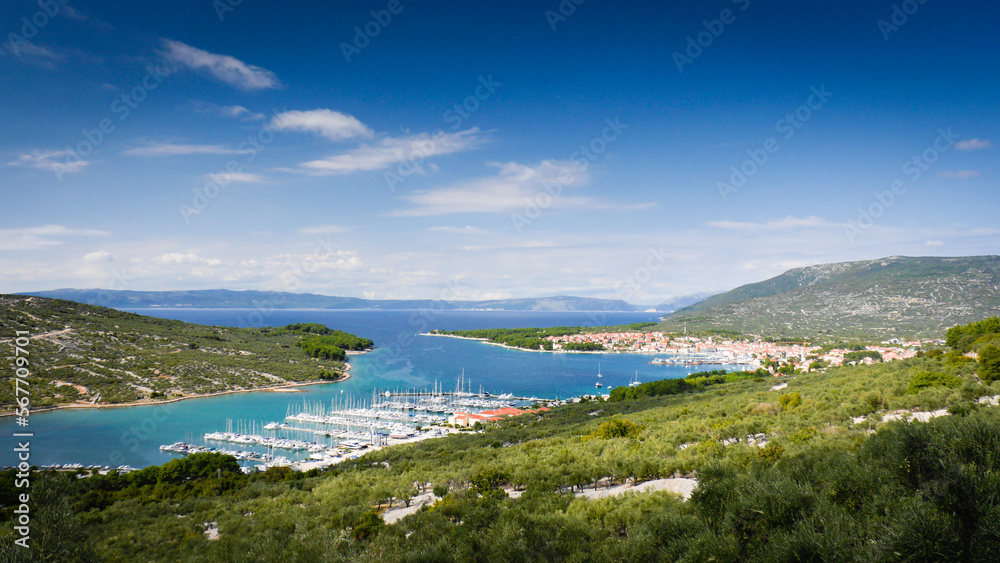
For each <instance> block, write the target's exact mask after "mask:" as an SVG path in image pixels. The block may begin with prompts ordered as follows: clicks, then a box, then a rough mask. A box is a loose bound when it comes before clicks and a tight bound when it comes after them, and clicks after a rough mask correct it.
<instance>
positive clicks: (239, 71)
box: [162, 39, 281, 90]
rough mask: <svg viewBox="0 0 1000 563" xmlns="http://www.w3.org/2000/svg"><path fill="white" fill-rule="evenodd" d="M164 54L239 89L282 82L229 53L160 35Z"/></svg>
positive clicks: (273, 75) (274, 86) (270, 86)
mask: <svg viewBox="0 0 1000 563" xmlns="http://www.w3.org/2000/svg"><path fill="white" fill-rule="evenodd" d="M162 44H163V47H164V48H165V49H166V50H165V51H164V52H163V58H164V59H165V60H166V61H167V62H170V63H174V64H177V65H180V66H183V67H187V68H190V69H193V70H200V71H204V72H207V73H208V74H210V75H212V76H213V77H215V78H216V79H218V80H220V81H222V82H225V83H226V84H229V85H230V86H234V87H236V88H240V89H242V90H267V89H271V88H277V87H279V86H280V85H281V83H280V81H279V80H278V77H277V76H276V75H275V74H274V73H273V72H271V71H270V70H267V69H265V68H261V67H259V66H254V65H251V64H247V63H245V62H243V61H241V60H239V59H237V58H235V57H231V56H229V55H217V54H215V53H209V52H208V51H204V50H202V49H198V48H196V47H192V46H190V45H187V44H185V43H181V42H180V41H174V40H172V39H163V41H162Z"/></svg>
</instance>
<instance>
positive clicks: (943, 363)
mask: <svg viewBox="0 0 1000 563" xmlns="http://www.w3.org/2000/svg"><path fill="white" fill-rule="evenodd" d="M973 370H974V365H973V364H971V363H969V362H966V361H964V360H961V359H957V358H956V357H955V356H948V355H947V354H946V355H941V356H938V357H936V358H928V357H921V358H915V359H913V360H908V361H904V362H895V363H890V364H876V365H873V366H858V367H845V368H836V369H831V370H829V371H828V372H825V373H812V374H800V375H796V376H792V377H790V378H787V379H786V378H782V379H781V380H776V379H774V378H762V379H760V380H745V381H740V382H736V383H731V384H725V385H720V386H718V387H713V388H711V389H710V390H708V391H705V392H702V393H692V394H682V395H674V396H666V397H655V398H648V399H643V400H639V401H626V402H618V403H610V402H601V403H593V402H591V403H584V404H577V405H569V406H566V407H560V408H557V409H555V410H553V411H552V412H549V413H545V414H542V415H526V416H524V417H521V418H518V419H513V420H510V421H508V422H506V423H503V424H501V425H499V426H496V427H492V426H491V427H489V428H487V429H486V430H485V431H484V432H482V433H478V434H464V435H458V436H452V437H449V438H444V439H440V440H430V441H426V442H422V443H418V444H412V445H406V446H399V447H394V448H390V449H386V450H383V451H381V452H377V453H374V454H371V455H368V456H365V457H364V458H362V459H360V460H357V461H355V462H351V463H349V464H347V465H345V466H342V467H341V468H339V469H338V470H337V471H336V472H335V473H330V474H325V475H321V476H318V477H307V478H301V476H299V478H296V479H292V480H290V481H280V480H281V479H282V475H280V474H279V473H277V472H276V473H275V474H273V475H264V476H260V477H256V478H254V479H253V480H251V481H249V482H247V483H246V484H245V485H244V486H243V487H242V488H239V489H238V490H236V491H231V492H228V493H225V492H218V493H211V492H209V493H208V494H207V496H190V495H187V494H181V493H179V492H177V490H175V489H170V488H169V487H166V486H165V485H164V484H162V483H161V484H159V485H156V484H155V483H156V480H155V479H154V480H153V482H152V483H153V484H150V485H148V486H146V487H145V488H143V489H134V490H132V491H131V492H130V493H129V495H128V500H119V501H117V502H114V503H112V504H110V505H109V506H107V507H106V508H104V509H103V510H102V511H98V510H97V509H96V508H94V509H90V510H85V509H84V508H85V505H86V503H85V502H82V501H81V496H80V495H81V494H82V493H81V491H82V490H83V489H87V488H90V489H94V488H96V489H102V488H107V487H106V486H104V485H102V484H101V483H102V481H100V480H99V479H86V480H83V481H80V482H79V484H77V485H76V487H78V488H77V489H75V490H74V491H72V492H71V493H70V494H69V495H68V496H69V500H68V501H67V503H68V505H67V506H66V507H65V508H67V509H68V508H69V507H70V506H76V507H77V511H78V514H77V515H76V516H75V518H77V519H78V520H77V521H78V522H79V524H80V525H81V526H82V528H81V529H82V530H83V533H84V535H85V536H86V537H87V538H89V539H88V540H87V541H88V542H89V543H88V545H89V546H91V547H92V548H93V549H94V550H95V552H96V553H97V554H98V555H100V556H103V557H104V558H106V559H108V560H164V561H168V560H169V561H183V560H191V561H203V560H213V561H237V560H238V561H258V560H259V561H266V560H274V557H275V554H276V553H281V554H282V557H281V559H282V560H289V561H291V560H301V561H308V560H345V561H346V560H370V561H406V560H414V561H421V560H422V561H433V560H451V559H455V560H487V559H491V560H506V559H521V558H530V559H536V558H540V559H558V558H560V557H561V556H564V555H566V554H568V553H570V552H575V553H576V556H575V557H576V560H594V561H601V560H621V559H633V560H650V559H651V558H656V557H667V558H674V557H676V556H678V555H679V554H681V553H682V552H689V553H690V552H694V553H700V554H702V557H703V558H707V556H708V555H714V556H716V557H718V558H722V559H733V558H735V557H737V556H742V557H746V558H748V559H757V560H773V558H774V557H777V556H776V555H774V554H775V553H778V552H780V553H784V554H785V555H784V557H785V558H788V557H789V556H790V555H789V554H790V553H791V554H794V553H798V554H799V555H798V557H800V558H801V557H806V555H804V554H808V553H810V552H809V551H797V550H798V549H799V548H796V547H795V545H797V544H795V542H802V543H803V545H811V546H813V548H812V549H813V551H812V553H817V550H818V553H824V552H826V553H831V552H832V551H831V550H833V549H836V550H837V551H838V552H840V551H841V550H842V557H843V558H844V559H851V558H852V557H858V558H862V559H864V558H870V557H874V555H873V554H878V553H881V554H882V556H883V557H886V556H887V557H888V559H893V558H894V557H893V556H892V553H893V551H892V550H893V549H897V548H896V547H894V545H895V544H893V543H892V542H893V541H897V540H898V542H899V545H902V546H903V548H905V549H909V548H912V546H914V545H916V543H914V542H917V540H916V539H913V538H911V537H910V536H911V535H912V534H914V533H917V534H918V535H919V534H923V533H924V532H921V531H920V529H917V528H919V526H920V525H922V524H921V522H924V523H925V524H923V525H926V526H930V527H931V528H933V529H934V530H937V532H934V534H938V535H940V534H943V533H946V532H947V533H949V534H950V533H951V532H950V530H951V528H949V526H950V525H952V524H954V523H951V524H949V523H948V522H946V521H942V520H941V518H945V519H947V518H948V516H947V515H946V514H945V513H939V512H936V510H937V509H933V510H932V508H933V507H931V506H925V505H924V504H921V503H926V502H927V501H926V498H925V493H922V492H920V491H921V490H922V489H921V488H920V485H919V483H920V481H919V479H918V480H917V481H914V483H916V484H907V483H905V482H904V483H902V484H893V483H896V481H893V479H895V478H896V477H894V476H898V472H899V470H900V469H899V467H903V466H902V465H900V464H899V463H897V462H895V461H893V462H892V463H891V464H890V465H892V467H888V468H881V469H879V468H875V469H871V468H868V466H867V465H865V466H861V467H855V466H854V465H851V464H857V463H860V462H859V461H858V457H857V455H856V454H855V453H852V452H855V450H857V449H858V448H859V445H862V444H865V443H867V441H869V432H870V428H872V427H878V423H877V422H872V423H868V422H866V423H862V424H858V425H854V424H851V423H850V418H851V417H853V416H862V415H867V414H876V416H875V417H873V420H875V419H877V418H878V414H880V413H884V412H886V411H888V410H893V409H900V408H914V407H917V408H921V409H923V410H933V409H938V408H942V407H946V406H953V407H955V406H958V407H962V406H966V407H967V406H968V405H971V404H972V403H973V401H974V399H975V398H976V397H978V396H980V395H983V394H996V393H998V392H1000V383H995V384H994V385H993V387H992V388H989V387H986V386H984V385H982V384H980V383H978V382H976V380H975V378H974V377H973ZM920 371H936V372H945V373H951V374H953V375H955V376H957V377H958V378H959V379H960V383H959V384H958V385H956V386H955V387H953V388H945V387H933V388H928V389H924V390H922V391H920V392H919V393H915V394H910V393H908V392H907V388H908V386H909V383H910V381H911V380H912V378H913V376H914V374H916V373H917V372H920ZM779 381H781V382H787V383H788V386H787V387H786V388H784V389H781V390H772V386H774V385H775V383H778V382H779ZM792 393H798V394H799V396H800V397H801V404H799V405H797V406H794V407H790V408H782V407H781V406H780V402H779V399H780V398H781V397H782V396H784V395H790V394H792ZM996 410H997V409H996V408H988V409H986V412H985V415H988V418H987V419H983V420H984V421H987V422H988V421H990V420H992V421H994V422H993V424H994V426H997V425H998V424H1000V420H998V419H997V416H996ZM991 413H992V414H991ZM615 415H618V416H623V417H625V418H627V419H628V420H630V421H632V422H634V423H637V424H640V425H644V426H645V428H644V429H643V430H642V432H641V433H640V435H639V436H638V437H636V438H613V439H598V438H595V437H593V434H594V432H595V431H596V430H597V429H598V428H599V427H600V426H601V425H602V424H604V423H606V422H607V421H608V420H609V418H610V417H612V416H615ZM985 415H984V416H985ZM989 417H992V418H989ZM956 418H957V417H956ZM934 424H936V425H938V426H940V423H937V422H935V423H934ZM984 424H986V422H984ZM903 426H905V425H903ZM998 427H1000V426H998ZM891 428H899V427H898V426H892V427H891ZM891 428H890V429H891ZM893 432H896V433H897V434H898V430H893ZM757 433H765V434H767V435H768V436H769V440H770V448H769V449H759V448H757V447H753V446H747V445H743V444H735V445H723V443H722V441H723V440H725V439H727V438H742V437H744V436H747V435H748V434H757ZM882 435H883V433H880V434H879V436H882ZM986 437H987V434H983V439H986ZM895 439H896V438H891V440H895ZM886 440H890V438H886ZM891 440H890V441H891ZM682 444H694V445H693V446H690V447H687V448H685V449H680V448H679V447H678V446H680V445H682ZM866 447H867V446H866ZM874 447H875V446H872V448H874ZM918 449H919V448H918ZM862 450H863V448H862ZM862 450H858V451H862ZM864 451H867V450H864ZM866 455H867V454H866ZM887 455H888V454H887ZM894 455H895V454H894ZM898 455H904V456H906V455H910V454H906V453H905V452H904V453H902V454H898ZM914 455H917V454H914ZM882 457H884V456H882ZM874 459H875V461H869V462H866V463H878V459H879V456H875V458H874ZM893 459H895V458H893ZM906 459H909V458H906ZM916 461H919V460H916ZM916 461H914V463H916ZM906 463H910V462H909V461H906ZM932 465H933V464H932ZM907 467H908V466H907ZM932 469H933V468H932ZM691 470H697V471H698V472H699V475H700V476H701V475H703V477H700V478H701V479H702V480H703V481H705V482H708V483H710V484H711V486H709V487H707V488H706V489H704V491H703V492H702V493H701V496H700V497H698V496H697V495H696V499H695V500H694V501H692V502H690V503H679V502H677V501H675V500H673V499H671V498H670V496H669V495H668V494H665V493H657V494H651V495H639V496H635V497H626V498H624V499H619V500H603V501H587V500H583V499H578V498H574V497H572V495H569V494H566V493H558V492H557V491H560V490H561V491H569V490H570V489H572V488H575V487H580V486H583V487H590V486H593V483H594V482H595V481H596V480H598V479H601V478H607V477H611V478H614V479H615V480H618V481H621V480H624V479H640V480H641V479H648V478H655V477H665V476H670V475H671V474H674V473H675V472H681V473H686V472H689V471H691ZM862 470H864V471H869V470H870V471H876V470H878V471H883V472H890V473H891V475H889V474H887V475H888V476H879V477H878V478H877V479H875V478H872V476H871V474H868V473H865V474H860V473H859V471H862ZM493 471H496V472H498V473H499V474H500V475H502V476H503V479H504V480H507V481H509V482H510V483H512V484H513V485H515V486H517V487H519V488H526V489H527V492H526V493H525V495H524V496H523V497H521V498H520V499H517V500H513V499H506V498H504V496H503V494H499V495H494V494H493V493H490V492H489V491H488V490H487V491H479V492H476V491H477V489H476V488H472V489H468V490H466V489H465V488H466V487H467V486H468V485H469V484H470V482H473V481H475V480H476V479H477V476H482V475H489V474H490V473H491V472H493ZM963 471H964V470H963ZM892 472H895V473H892ZM879 475H881V474H879ZM904 477H905V475H904ZM917 477H919V476H915V477H913V478H914V479H917ZM921 478H922V477H921ZM955 478H957V477H955ZM852 479H855V480H856V481H857V482H855V481H852ZM269 481H280V482H269ZM883 481H884V483H883ZM213 482H214V481H213V480H211V479H210V480H208V481H207V483H205V485H204V486H205V487H206V490H208V491H212V490H214V489H213V487H216V489H218V491H222V489H223V488H224V487H222V488H219V487H221V485H212V483H213ZM415 483H425V484H428V485H429V486H433V485H447V486H448V487H449V489H450V490H451V491H452V494H450V495H449V496H448V497H447V498H446V499H445V500H444V501H441V502H440V503H439V504H438V505H436V506H435V507H434V508H432V509H431V510H427V511H422V512H419V513H418V514H416V515H414V516H411V517H408V518H406V519H404V520H402V521H401V522H399V523H398V524H396V525H394V526H391V527H387V528H385V529H384V530H383V531H382V532H380V533H377V535H375V536H373V537H369V538H368V539H365V540H363V541H359V540H358V538H359V537H363V536H365V530H366V529H367V528H366V526H368V524H371V526H370V527H371V528H372V530H369V532H373V531H376V530H378V529H379V528H380V526H379V525H378V523H377V522H372V521H371V519H370V518H369V517H366V516H365V514H366V513H369V512H370V511H371V509H372V508H373V507H377V506H384V504H385V503H386V502H388V501H389V500H390V499H393V498H395V499H397V500H396V502H397V504H398V503H399V502H401V500H399V499H405V498H408V497H410V496H412V495H415V494H417V487H416V486H415V485H414V484H415ZM981 485H982V486H986V487H988V486H992V485H989V483H986V484H981ZM890 486H891V487H890ZM734 487H735V488H739V489H740V490H741V491H742V493H741V494H742V496H739V497H732V496H726V495H732V494H733V493H732V492H731V489H733V488H734ZM866 487H867V488H866ZM875 487H890V488H891V490H888V489H887V490H883V489H878V490H874V489H873V488H875ZM870 489H871V490H870ZM897 489H898V490H897ZM932 490H934V491H936V490H937V489H932ZM998 490H1000V489H998ZM462 491H464V492H462ZM479 493H482V494H479ZM743 493H745V494H743ZM712 495H715V496H714V497H713V496H712ZM719 495H722V496H721V497H720V496H719ZM94 498H98V497H93V495H91V496H90V497H88V499H90V500H88V501H87V502H92V501H93V499H94ZM713 499H715V500H713ZM886 499H889V500H888V501H887V500H886ZM921 499H924V500H921ZM994 500H996V499H994ZM890 501H891V502H892V503H894V504H893V505H892V506H886V505H884V503H885V502H890ZM987 501H988V502H994V501H989V500H988V499H987ZM741 503H743V504H741ZM720 506H721V507H726V508H725V510H726V512H725V513H724V514H721V513H720V514H717V515H715V516H713V514H715V513H713V512H712V510H721V508H719V507H720ZM987 509H989V506H987ZM81 511H82V512H81ZM907 511H911V512H912V514H911V512H907ZM734 514H735V516H733V515H734ZM760 515H764V516H760ZM911 516H912V518H911ZM734 518H735V520H734ZM782 519H784V520H782ZM911 520H912V522H911ZM203 522H218V524H219V527H220V530H221V534H222V539H221V540H219V541H206V539H205V537H204V535H203V533H202V532H203V530H204V528H203V527H202V525H201V523H203ZM794 526H799V527H805V528H803V530H799V528H794V529H792V528H789V527H794ZM824 527H825V528H824ZM914 527H917V528H914ZM786 528H788V529H786ZM896 528H899V529H898V530H896ZM817 529H818V530H819V532H816V531H815V530H817ZM824 529H826V532H823V530H824ZM789 530H791V531H789ZM894 530H896V531H894ZM914 530H916V532H914ZM932 531H933V530H932ZM777 532H781V533H785V532H787V533H788V534H792V535H791V536H788V537H786V536H782V535H781V534H780V533H779V534H777V536H776V535H775V534H776V533H777ZM793 532H794V533H793ZM816 533H818V534H819V535H818V536H817V535H815V534H816ZM795 534H799V535H801V536H802V537H799V535H795ZM803 534H804V535H803ZM810 534H812V535H810ZM934 534H932V533H931V531H928V532H926V534H925V536H926V537H925V538H924V540H925V543H926V541H930V540H931V539H933V540H934V541H937V539H936V538H937V535H934ZM775 537H777V538H778V539H774V538H775ZM768 542H772V543H768ZM824 542H825V543H824ZM835 542H841V543H842V545H841V544H836V543H835ZM78 543H79V545H83V544H84V540H83V539H82V538H81V539H79V540H78ZM917 543H919V542H917ZM746 550H751V551H746ZM753 550H756V551H753ZM762 550H763V551H762ZM775 550H778V551H775ZM781 550H784V551H781ZM884 550H888V551H884ZM917 559H919V557H918V558H917Z"/></svg>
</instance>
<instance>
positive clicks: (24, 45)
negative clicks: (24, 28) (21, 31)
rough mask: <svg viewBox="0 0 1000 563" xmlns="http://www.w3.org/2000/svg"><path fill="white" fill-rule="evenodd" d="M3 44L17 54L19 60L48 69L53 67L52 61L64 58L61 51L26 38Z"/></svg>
mask: <svg viewBox="0 0 1000 563" xmlns="http://www.w3.org/2000/svg"><path fill="white" fill-rule="evenodd" d="M4 46H5V47H7V50H9V51H10V52H11V53H13V54H15V55H17V56H18V58H19V59H20V60H22V61H24V62H26V63H31V64H35V65H39V66H42V67H45V68H48V69H54V68H55V64H54V61H59V60H62V59H63V58H65V57H64V56H63V54H62V53H58V52H56V51H55V50H53V49H51V48H49V47H44V46H42V45H37V44H35V43H32V42H31V41H28V40H23V41H16V42H15V41H8V42H6V43H5V45H4Z"/></svg>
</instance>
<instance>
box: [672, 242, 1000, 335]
mask: <svg viewBox="0 0 1000 563" xmlns="http://www.w3.org/2000/svg"><path fill="white" fill-rule="evenodd" d="M993 315H1000V256H971V257H961V258H936V257H920V258H911V257H903V256H893V257H889V258H883V259H880V260H865V261H860V262H842V263H838V264H822V265H818V266H809V267H806V268H796V269H794V270H789V271H787V272H785V273H783V274H781V275H780V276H777V277H774V278H771V279H769V280H765V281H762V282H759V283H752V284H748V285H744V286H741V287H738V288H736V289H734V290H732V291H728V292H726V293H722V294H719V295H715V296H712V297H709V298H707V299H704V300H702V301H699V302H698V303H696V304H694V305H690V306H687V307H684V308H682V309H679V310H677V311H676V312H674V313H672V314H670V315H668V316H666V317H665V318H664V321H663V322H662V323H660V325H659V328H661V329H665V330H678V329H681V328H682V327H684V326H687V328H688V329H689V330H705V329H726V330H734V331H739V332H743V333H751V334H762V335H770V336H782V335H788V336H821V335H833V336H859V337H881V338H884V337H890V336H941V335H942V333H943V332H944V330H946V329H947V328H949V327H951V326H953V325H955V324H960V323H968V322H971V321H976V320H979V319H982V318H984V317H989V316H993Z"/></svg>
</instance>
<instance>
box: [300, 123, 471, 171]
mask: <svg viewBox="0 0 1000 563" xmlns="http://www.w3.org/2000/svg"><path fill="white" fill-rule="evenodd" d="M484 142H486V139H485V136H484V135H483V134H482V132H481V131H480V130H479V129H478V128H472V129H467V130H465V131H459V132H457V133H440V134H437V135H430V134H428V133H420V134H417V135H410V136H408V137H387V138H385V139H382V140H381V141H379V142H378V143H376V144H374V145H368V144H364V145H361V146H360V147H358V148H356V149H352V150H350V151H348V152H346V153H344V154H338V155H334V156H330V157H327V158H323V159H320V160H311V161H309V162H303V163H302V164H300V165H299V166H300V167H301V168H302V169H305V170H308V171H309V173H310V174H313V175H326V174H350V173H351V172H359V171H365V170H382V169H384V168H388V167H390V166H392V165H393V164H397V163H402V162H406V161H408V160H410V161H413V162H414V164H413V170H414V171H415V172H423V168H422V167H421V166H420V162H421V161H423V160H424V159H426V158H430V157H433V156H440V155H445V154H451V153H456V152H461V151H467V150H471V149H473V148H475V147H477V146H479V145H481V144H483V143H484Z"/></svg>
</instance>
